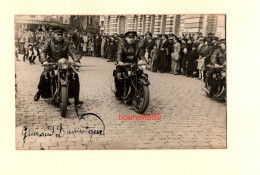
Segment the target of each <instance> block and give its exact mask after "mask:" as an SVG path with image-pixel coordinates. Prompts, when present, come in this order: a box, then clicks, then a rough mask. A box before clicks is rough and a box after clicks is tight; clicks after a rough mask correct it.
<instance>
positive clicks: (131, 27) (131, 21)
mask: <svg viewBox="0 0 260 175" xmlns="http://www.w3.org/2000/svg"><path fill="white" fill-rule="evenodd" d="M126 21H127V22H126V23H127V24H126V31H135V18H134V15H126Z"/></svg>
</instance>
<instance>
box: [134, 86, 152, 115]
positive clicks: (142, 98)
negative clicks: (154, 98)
mask: <svg viewBox="0 0 260 175" xmlns="http://www.w3.org/2000/svg"><path fill="white" fill-rule="evenodd" d="M149 98H150V92H149V87H148V86H145V85H142V84H139V83H138V85H137V92H135V99H134V100H133V105H134V110H135V112H137V113H139V114H142V113H144V111H145V110H146V109H147V107H148V104H149Z"/></svg>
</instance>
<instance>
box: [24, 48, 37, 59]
mask: <svg viewBox="0 0 260 175" xmlns="http://www.w3.org/2000/svg"><path fill="white" fill-rule="evenodd" d="M26 54H27V55H26V57H27V58H28V59H29V63H30V64H35V62H34V60H35V58H36V55H37V53H35V50H34V49H33V45H32V44H29V45H28V50H27V52H26Z"/></svg>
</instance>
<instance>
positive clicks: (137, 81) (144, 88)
mask: <svg viewBox="0 0 260 175" xmlns="http://www.w3.org/2000/svg"><path fill="white" fill-rule="evenodd" d="M124 66H125V68H126V71H125V72H123V75H122V80H118V79H117V75H116V70H114V71H113V76H114V78H115V81H122V82H123V83H122V84H123V85H124V87H123V90H124V94H123V96H122V97H121V98H120V99H121V100H123V101H124V102H125V103H128V102H130V103H132V104H133V106H134V110H135V111H136V112H137V113H140V114H142V113H144V112H145V110H146V109H147V107H148V104H149V98H150V92H149V85H150V82H149V81H148V75H147V74H146V73H144V72H143V70H144V69H145V68H146V66H147V64H146V63H145V62H144V61H142V60H140V61H139V62H138V63H137V64H136V63H124Z"/></svg>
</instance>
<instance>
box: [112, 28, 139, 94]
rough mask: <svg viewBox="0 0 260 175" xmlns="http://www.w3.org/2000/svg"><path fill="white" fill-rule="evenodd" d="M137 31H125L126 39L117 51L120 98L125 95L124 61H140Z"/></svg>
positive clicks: (116, 81)
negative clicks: (123, 79) (123, 80)
mask: <svg viewBox="0 0 260 175" xmlns="http://www.w3.org/2000/svg"><path fill="white" fill-rule="evenodd" d="M136 36H137V33H136V32H135V31H130V32H126V33H125V37H126V40H125V41H123V42H121V43H120V44H119V47H118V51H117V62H118V64H117V66H116V78H115V86H116V97H118V98H120V97H122V95H123V93H124V92H123V82H122V81H121V79H122V73H123V72H124V71H125V66H124V63H137V61H138V44H137V43H136V41H135V39H136Z"/></svg>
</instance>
